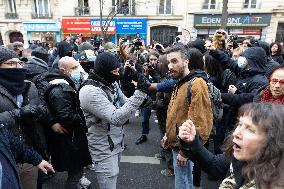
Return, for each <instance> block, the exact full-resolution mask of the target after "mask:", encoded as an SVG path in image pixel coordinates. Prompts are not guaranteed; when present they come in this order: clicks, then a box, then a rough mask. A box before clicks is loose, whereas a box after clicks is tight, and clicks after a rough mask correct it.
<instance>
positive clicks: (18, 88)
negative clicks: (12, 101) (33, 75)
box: [0, 68, 26, 96]
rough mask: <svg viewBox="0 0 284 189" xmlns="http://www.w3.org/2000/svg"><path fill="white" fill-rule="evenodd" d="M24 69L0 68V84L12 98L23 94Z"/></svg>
mask: <svg viewBox="0 0 284 189" xmlns="http://www.w3.org/2000/svg"><path fill="white" fill-rule="evenodd" d="M25 79H26V69H23V68H0V84H1V85H3V86H4V87H5V88H6V89H7V90H8V91H9V92H10V93H11V94H12V95H13V96H16V95H20V94H23V92H24V90H25V81H24V80H25Z"/></svg>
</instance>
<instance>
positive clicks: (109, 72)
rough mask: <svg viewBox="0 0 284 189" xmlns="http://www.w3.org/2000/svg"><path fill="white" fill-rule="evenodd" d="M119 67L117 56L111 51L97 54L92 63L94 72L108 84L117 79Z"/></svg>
mask: <svg viewBox="0 0 284 189" xmlns="http://www.w3.org/2000/svg"><path fill="white" fill-rule="evenodd" d="M119 68H120V64H119V62H118V60H117V58H116V57H115V56H114V55H112V54H111V53H102V54H100V55H98V57H97V59H96V62H95V65H94V71H95V73H96V74H98V76H100V77H101V78H102V79H104V80H105V81H106V82H107V83H108V84H109V85H111V84H112V83H114V82H115V81H118V80H119V73H118V70H119ZM115 70H117V71H115Z"/></svg>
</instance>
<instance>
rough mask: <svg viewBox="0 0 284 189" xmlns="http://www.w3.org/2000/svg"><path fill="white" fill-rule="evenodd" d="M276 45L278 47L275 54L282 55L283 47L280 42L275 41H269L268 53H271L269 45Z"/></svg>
mask: <svg viewBox="0 0 284 189" xmlns="http://www.w3.org/2000/svg"><path fill="white" fill-rule="evenodd" d="M275 44H276V45H277V46H278V49H277V51H276V54H277V55H282V54H283V47H282V45H281V44H280V43H277V42H274V43H271V44H270V53H272V52H271V47H272V46H273V45H275Z"/></svg>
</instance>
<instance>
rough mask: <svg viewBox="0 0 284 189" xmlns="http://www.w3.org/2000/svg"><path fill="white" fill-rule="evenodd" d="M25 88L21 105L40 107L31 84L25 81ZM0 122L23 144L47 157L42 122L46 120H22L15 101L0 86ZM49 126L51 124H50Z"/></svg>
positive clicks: (40, 118)
mask: <svg viewBox="0 0 284 189" xmlns="http://www.w3.org/2000/svg"><path fill="white" fill-rule="evenodd" d="M25 84H26V88H25V91H24V93H23V105H22V106H26V105H28V104H30V105H37V106H38V105H41V101H40V98H39V96H38V91H37V89H36V87H35V85H34V84H33V83H32V82H29V81H26V82H25ZM0 104H1V106H0V120H1V121H2V122H3V123H4V124H5V125H7V126H10V129H11V130H12V131H13V133H15V134H16V135H18V136H19V135H21V136H23V138H24V140H25V143H26V144H28V145H30V146H32V147H33V148H34V149H35V150H36V151H37V152H39V153H40V154H41V155H42V156H43V157H44V158H47V157H48V155H47V154H48V153H47V147H46V140H45V133H44V127H43V124H41V123H42V122H45V121H46V119H45V117H44V116H43V115H38V117H39V119H32V118H22V117H21V116H20V114H19V108H18V106H17V102H16V99H15V98H14V97H13V96H12V95H11V94H10V93H9V91H8V90H7V89H6V88H5V87H3V86H2V85H0ZM50 124H51V123H50Z"/></svg>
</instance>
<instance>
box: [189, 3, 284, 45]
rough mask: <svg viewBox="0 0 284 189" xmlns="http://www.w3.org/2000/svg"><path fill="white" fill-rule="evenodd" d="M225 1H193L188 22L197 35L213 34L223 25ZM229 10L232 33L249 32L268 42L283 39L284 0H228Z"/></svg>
mask: <svg viewBox="0 0 284 189" xmlns="http://www.w3.org/2000/svg"><path fill="white" fill-rule="evenodd" d="M190 1H191V0H190ZM222 2H223V1H222V0H204V1H191V3H190V5H191V9H189V10H188V15H187V16H188V19H187V20H188V23H187V26H188V27H189V29H190V31H192V35H193V37H194V38H195V37H199V38H206V37H211V36H212V35H213V34H214V31H215V30H216V29H217V28H218V27H220V22H221V13H222V7H223V4H222ZM228 14H229V15H228V27H227V30H228V32H229V34H236V35H238V36H240V37H246V36H249V35H250V36H254V37H255V38H256V39H261V40H264V41H267V42H272V41H275V40H277V41H282V42H283V41H284V38H283V35H282V34H281V31H282V32H283V28H284V26H283V25H284V24H283V17H284V1H283V0H229V1H228ZM277 31H278V32H277Z"/></svg>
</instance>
